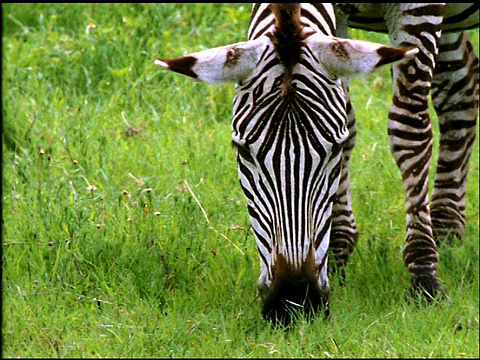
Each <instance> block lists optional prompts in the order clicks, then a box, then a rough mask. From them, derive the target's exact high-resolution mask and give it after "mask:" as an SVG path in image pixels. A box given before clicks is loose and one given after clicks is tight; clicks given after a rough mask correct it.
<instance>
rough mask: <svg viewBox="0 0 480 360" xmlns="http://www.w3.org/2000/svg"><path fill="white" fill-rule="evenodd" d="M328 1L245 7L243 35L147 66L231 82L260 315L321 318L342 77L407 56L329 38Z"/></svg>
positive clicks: (345, 132) (342, 118) (344, 135)
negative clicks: (256, 266)
mask: <svg viewBox="0 0 480 360" xmlns="http://www.w3.org/2000/svg"><path fill="white" fill-rule="evenodd" d="M334 34H335V14H334V7H333V5H332V4H254V5H253V10H252V14H251V19H250V25H249V28H248V41H245V42H240V43H235V44H230V45H227V46H222V47H217V48H213V49H207V50H204V51H201V52H197V53H193V54H189V55H185V56H182V57H180V58H176V59H170V60H166V59H157V60H155V64H156V65H158V66H160V67H162V68H166V69H169V70H171V71H174V72H177V73H181V74H184V75H187V76H190V77H192V78H195V79H197V80H200V81H203V82H206V83H209V84H217V83H221V82H231V83H235V84H236V87H235V97H234V101H233V120H232V144H233V145H234V147H235V148H236V156H237V168H238V175H239V179H240V185H241V187H242V189H243V191H244V194H245V197H246V199H247V209H248V213H249V215H250V219H251V223H252V228H253V231H254V233H255V237H256V242H257V248H258V253H259V258H260V277H259V280H258V289H259V294H260V297H261V299H262V301H263V309H262V313H263V316H264V318H265V319H267V320H269V321H271V322H272V323H274V324H277V323H281V324H283V325H288V324H289V323H290V322H291V320H293V316H292V312H293V311H295V310H300V311H302V312H303V313H304V314H305V315H306V316H309V317H310V316H312V315H313V314H314V313H316V312H318V311H319V310H320V309H321V310H322V311H324V313H325V315H326V316H328V314H329V309H328V301H329V288H330V283H329V279H328V274H327V264H328V249H329V243H330V238H331V236H332V235H331V229H332V221H333V215H332V214H333V212H332V209H333V208H334V207H335V205H334V202H335V200H338V197H337V195H336V194H337V189H338V185H339V182H340V178H341V176H342V175H341V174H342V171H343V170H342V163H341V161H342V151H343V144H344V143H345V142H347V141H348V139H349V137H350V136H349V128H348V121H347V108H346V100H345V88H344V85H343V83H342V80H341V79H342V77H346V76H358V75H363V74H367V73H369V72H371V71H373V70H374V69H376V68H378V67H379V66H381V65H385V64H389V63H392V62H394V61H397V60H400V59H404V58H409V57H412V56H413V55H414V54H416V53H417V52H418V49H417V48H415V47H405V48H393V47H388V46H384V45H381V44H374V43H370V42H364V41H356V40H347V39H341V38H337V37H334V36H333V35H334Z"/></svg>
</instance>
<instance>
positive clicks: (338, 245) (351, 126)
mask: <svg viewBox="0 0 480 360" xmlns="http://www.w3.org/2000/svg"><path fill="white" fill-rule="evenodd" d="M344 89H345V97H346V110H347V115H348V133H349V135H348V138H347V140H346V141H345V142H344V143H342V149H343V151H342V173H341V178H340V182H339V185H338V191H337V195H336V196H335V198H334V201H333V210H332V230H331V237H330V252H331V254H332V255H333V259H334V261H335V265H334V266H333V267H332V270H333V273H335V272H336V273H337V274H338V275H339V276H340V280H341V281H342V282H343V281H345V276H346V275H345V267H346V265H347V261H348V258H349V257H350V254H351V253H352V252H353V250H354V249H355V245H356V243H357V240H358V230H357V225H356V223H355V217H354V216H353V209H352V201H351V195H350V174H349V172H350V171H349V170H350V155H351V153H352V150H353V147H354V146H355V138H356V136H357V130H356V124H355V113H354V110H353V107H352V104H351V102H350V96H349V94H348V80H347V79H344Z"/></svg>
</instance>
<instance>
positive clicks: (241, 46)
mask: <svg viewBox="0 0 480 360" xmlns="http://www.w3.org/2000/svg"><path fill="white" fill-rule="evenodd" d="M268 41H269V39H268V38H267V37H266V36H262V37H260V38H258V39H255V40H251V41H247V42H242V43H236V44H231V45H227V46H222V47H217V48H213V49H208V50H204V51H200V52H197V53H193V54H190V55H186V56H182V57H180V58H177V59H171V60H164V59H157V60H155V65H157V66H160V67H163V68H165V69H168V70H171V71H175V72H178V73H180V74H183V75H187V76H190V77H192V78H194V79H197V80H200V81H203V82H206V83H208V84H219V83H223V82H233V83H240V82H242V81H243V79H245V78H246V77H248V76H249V75H250V74H251V73H252V70H253V69H254V67H255V64H256V63H257V61H258V58H259V57H260V55H261V54H262V52H263V50H264V49H265V46H266V45H267V42H268Z"/></svg>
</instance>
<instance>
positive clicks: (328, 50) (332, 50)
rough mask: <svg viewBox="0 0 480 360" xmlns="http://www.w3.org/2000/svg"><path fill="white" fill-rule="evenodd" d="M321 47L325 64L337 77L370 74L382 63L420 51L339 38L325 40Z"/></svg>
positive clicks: (388, 62)
mask: <svg viewBox="0 0 480 360" xmlns="http://www.w3.org/2000/svg"><path fill="white" fill-rule="evenodd" d="M319 47H320V49H319V50H320V54H319V55H320V59H321V62H322V64H323V66H324V67H325V69H326V70H327V71H328V72H329V73H331V74H333V75H335V76H337V77H346V76H361V75H364V74H368V73H370V72H372V71H373V70H375V69H377V68H378V67H380V66H382V65H386V64H390V63H392V62H395V61H398V60H401V59H403V58H406V57H410V56H413V55H415V54H417V53H418V48H393V47H389V46H385V45H381V44H377V43H371V42H367V41H360V40H348V39H339V38H333V39H332V38H330V39H329V40H328V41H325V40H323V41H321V45H320V46H319Z"/></svg>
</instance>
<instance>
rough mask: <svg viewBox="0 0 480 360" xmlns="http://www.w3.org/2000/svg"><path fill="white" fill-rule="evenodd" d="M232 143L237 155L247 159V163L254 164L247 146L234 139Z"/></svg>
mask: <svg viewBox="0 0 480 360" xmlns="http://www.w3.org/2000/svg"><path fill="white" fill-rule="evenodd" d="M232 145H233V146H235V147H236V148H237V153H238V156H240V157H241V158H242V159H244V160H246V161H248V162H249V163H252V164H255V160H254V159H253V156H252V155H251V154H250V150H249V149H248V146H245V145H240V144H238V143H236V142H235V141H232Z"/></svg>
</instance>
